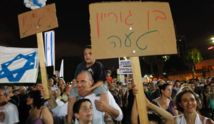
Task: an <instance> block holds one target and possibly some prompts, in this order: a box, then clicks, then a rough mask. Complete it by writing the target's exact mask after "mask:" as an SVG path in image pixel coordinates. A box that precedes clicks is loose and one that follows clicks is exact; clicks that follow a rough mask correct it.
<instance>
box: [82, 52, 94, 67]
mask: <svg viewBox="0 0 214 124" xmlns="http://www.w3.org/2000/svg"><path fill="white" fill-rule="evenodd" d="M83 55H84V60H85V62H86V64H92V63H94V61H95V59H94V57H93V55H92V51H91V49H89V48H86V49H85V50H84V53H83Z"/></svg>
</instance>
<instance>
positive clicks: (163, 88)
mask: <svg viewBox="0 0 214 124" xmlns="http://www.w3.org/2000/svg"><path fill="white" fill-rule="evenodd" d="M169 85H171V84H170V83H164V84H162V85H159V86H158V87H159V89H160V94H162V92H161V90H165V89H166V87H167V86H169Z"/></svg>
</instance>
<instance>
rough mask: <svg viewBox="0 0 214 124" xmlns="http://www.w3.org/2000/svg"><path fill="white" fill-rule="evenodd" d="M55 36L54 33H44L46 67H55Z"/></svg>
mask: <svg viewBox="0 0 214 124" xmlns="http://www.w3.org/2000/svg"><path fill="white" fill-rule="evenodd" d="M54 36H55V34H54V31H48V32H45V59H46V66H55V37H54Z"/></svg>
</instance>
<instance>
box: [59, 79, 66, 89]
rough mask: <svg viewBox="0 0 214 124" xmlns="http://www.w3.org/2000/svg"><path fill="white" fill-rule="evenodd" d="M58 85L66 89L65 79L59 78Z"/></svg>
mask: <svg viewBox="0 0 214 124" xmlns="http://www.w3.org/2000/svg"><path fill="white" fill-rule="evenodd" d="M58 85H59V88H60V89H61V90H64V89H65V81H64V80H63V79H59V83H58Z"/></svg>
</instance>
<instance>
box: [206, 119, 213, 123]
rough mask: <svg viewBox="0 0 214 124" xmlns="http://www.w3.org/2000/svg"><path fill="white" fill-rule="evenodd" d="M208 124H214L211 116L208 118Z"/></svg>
mask: <svg viewBox="0 0 214 124" xmlns="http://www.w3.org/2000/svg"><path fill="white" fill-rule="evenodd" d="M206 124H214V121H213V120H212V119H210V118H207V120H206Z"/></svg>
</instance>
